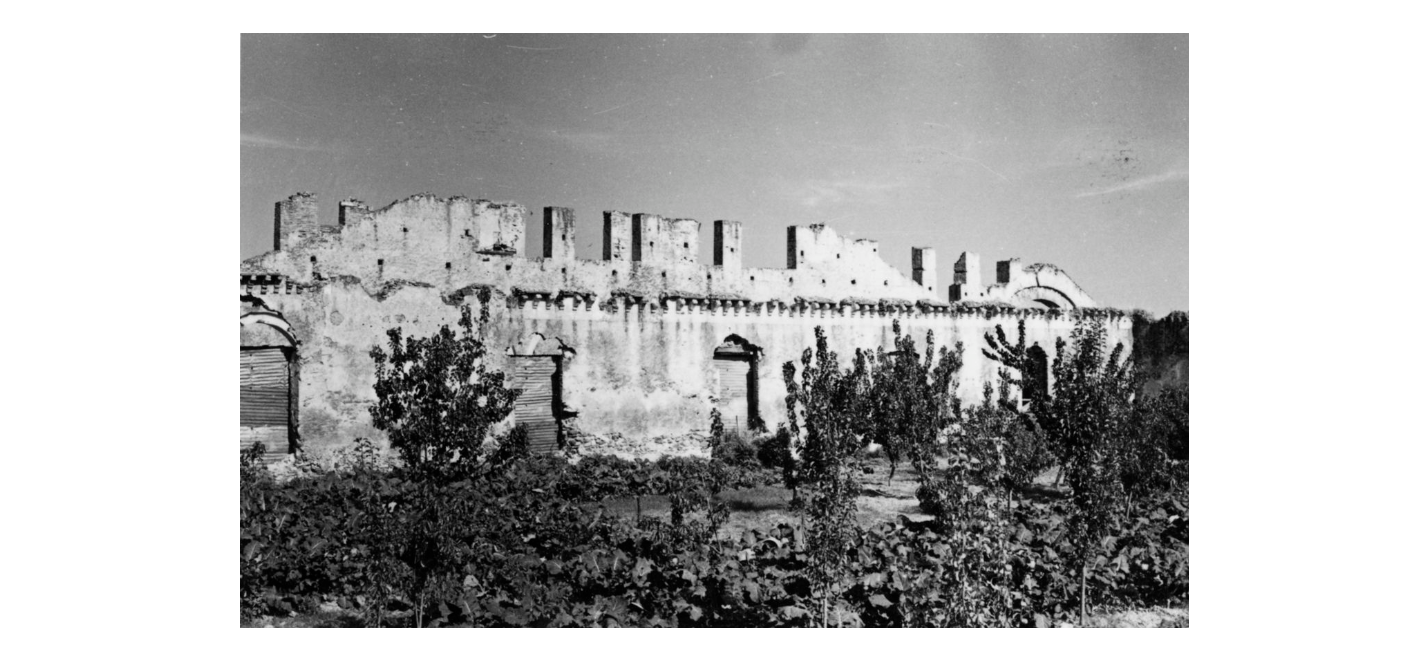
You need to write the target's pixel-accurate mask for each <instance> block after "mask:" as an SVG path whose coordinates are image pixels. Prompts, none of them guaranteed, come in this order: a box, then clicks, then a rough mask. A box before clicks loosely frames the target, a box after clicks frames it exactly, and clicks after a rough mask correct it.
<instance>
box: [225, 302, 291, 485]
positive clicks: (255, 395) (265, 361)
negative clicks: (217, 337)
mask: <svg viewBox="0 0 1428 660" xmlns="http://www.w3.org/2000/svg"><path fill="white" fill-rule="evenodd" d="M238 325H239V346H238V369H239V376H238V408H239V413H238V418H239V419H238V427H239V430H238V446H239V449H240V450H241V449H247V448H248V447H251V446H252V445H253V443H255V442H261V443H262V444H263V445H264V447H266V448H267V453H266V454H264V457H263V459H264V461H266V462H272V461H275V460H277V459H279V458H281V457H282V456H283V455H285V454H288V453H291V452H292V451H295V450H296V449H297V447H298V444H299V436H298V428H297V427H298V425H297V400H298V360H297V357H298V355H297V349H298V344H299V342H298V340H297V336H296V333H295V332H294V331H293V328H292V326H291V325H289V324H288V322H287V320H286V319H284V318H283V316H282V315H281V314H279V313H277V312H274V311H272V310H268V309H258V310H255V311H251V312H249V313H246V314H243V315H241V316H240V317H239V319H238Z"/></svg>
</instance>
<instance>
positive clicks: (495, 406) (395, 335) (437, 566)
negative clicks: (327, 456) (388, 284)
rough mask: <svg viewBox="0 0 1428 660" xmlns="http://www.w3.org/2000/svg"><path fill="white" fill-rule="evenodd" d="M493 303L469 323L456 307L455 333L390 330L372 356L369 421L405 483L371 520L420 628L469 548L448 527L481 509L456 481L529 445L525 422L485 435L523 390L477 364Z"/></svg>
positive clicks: (484, 296) (497, 465)
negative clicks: (401, 570)
mask: <svg viewBox="0 0 1428 660" xmlns="http://www.w3.org/2000/svg"><path fill="white" fill-rule="evenodd" d="M489 300H490V296H489V294H488V293H485V292H482V293H481V294H480V303H481V312H480V317H479V320H478V321H477V322H474V323H473V320H472V317H471V308H470V307H462V309H461V319H460V321H459V322H458V324H457V325H458V327H459V328H460V330H461V332H460V333H459V334H458V333H457V332H454V331H452V329H451V328H450V327H448V326H445V325H443V326H441V328H440V329H439V330H438V331H437V332H436V334H434V335H432V336H430V337H405V338H404V337H403V336H402V331H401V328H392V329H390V330H388V331H387V338H388V350H386V351H384V350H382V348H381V347H374V348H373V349H372V352H371V356H372V359H373V361H374V362H375V363H376V372H377V373H376V376H377V381H376V384H375V386H374V387H375V389H376V393H377V403H376V404H374V405H372V406H371V408H369V410H370V412H371V415H372V424H373V426H376V427H377V428H378V429H381V430H383V431H386V432H387V437H388V440H389V441H390V443H391V446H392V448H393V449H395V450H396V451H397V454H398V455H399V456H400V457H401V459H402V463H403V466H402V470H403V472H404V473H405V476H408V477H410V479H409V480H405V481H403V480H394V483H395V484H396V487H395V489H394V490H395V493H396V496H395V497H396V498H395V499H393V500H392V501H391V502H389V503H388V505H387V506H380V507H375V508H374V509H373V516H374V519H373V520H372V521H371V525H370V526H371V527H372V528H373V529H374V530H377V533H376V537H377V538H378V539H379V542H376V543H374V547H376V548H377V551H378V554H379V560H378V561H379V563H380V562H389V563H390V562H392V561H394V562H395V563H391V565H392V566H402V567H405V570H406V571H407V573H405V574H404V577H402V578H401V579H394V581H395V582H396V583H397V584H399V585H400V586H401V587H402V588H403V590H405V591H407V592H408V594H409V596H410V599H411V600H410V602H411V603H412V604H413V605H414V606H415V607H416V623H417V626H418V627H420V626H421V623H422V616H423V614H424V613H425V610H426V603H427V597H428V595H429V594H430V593H432V590H433V589H439V588H440V586H441V581H442V579H443V578H444V577H445V576H449V575H451V574H453V573H454V572H456V571H457V570H459V568H460V565H461V557H462V556H463V554H462V553H463V552H465V551H466V549H464V548H463V547H462V546H461V544H459V543H456V542H455V541H454V539H455V538H456V537H457V535H456V534H454V533H453V531H452V530H455V529H462V526H463V525H470V524H471V521H472V520H474V516H476V515H477V512H476V511H475V510H473V509H472V508H471V507H473V506H474V505H475V502H476V501H475V500H473V499H472V498H470V497H469V496H466V495H464V494H463V493H462V491H461V488H460V487H461V486H462V484H463V483H467V484H469V483H470V482H463V481H462V480H465V479H470V478H472V477H479V476H484V475H487V474H490V473H492V472H495V471H497V470H500V469H503V468H505V467H506V466H508V465H509V464H511V463H512V462H513V461H515V460H516V459H518V458H520V457H522V456H524V455H525V454H526V450H527V447H526V434H525V428H524V427H521V426H517V427H516V428H514V429H513V430H512V431H511V432H509V433H507V434H504V435H503V436H501V437H500V438H496V439H494V440H491V439H490V438H489V436H490V432H491V427H492V426H494V425H495V424H497V423H499V422H501V421H502V420H504V419H505V418H506V417H507V416H509V415H510V414H511V410H512V408H513V407H514V403H515V400H516V397H517V396H519V395H520V391H519V390H515V389H509V388H507V387H506V386H505V384H504V381H505V376H504V374H502V373H501V372H499V371H489V370H487V369H486V366H485V365H484V364H483V359H484V358H485V357H486V354H487V351H486V345H485V342H484V340H483V339H482V335H483V334H484V331H485V327H486V324H487V322H488V321H489V320H490V313H489V309H488V303H489ZM383 582H384V583H385V582H386V581H385V580H384V581H383Z"/></svg>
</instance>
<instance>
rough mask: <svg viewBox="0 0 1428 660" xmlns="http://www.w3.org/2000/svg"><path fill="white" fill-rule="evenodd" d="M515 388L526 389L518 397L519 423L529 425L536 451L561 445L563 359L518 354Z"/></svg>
mask: <svg viewBox="0 0 1428 660" xmlns="http://www.w3.org/2000/svg"><path fill="white" fill-rule="evenodd" d="M513 359H514V361H515V366H514V369H513V370H512V372H513V376H514V378H513V380H514V383H513V384H512V387H515V388H518V389H520V390H522V392H521V395H520V396H519V397H517V398H516V406H515V410H514V411H512V414H513V415H514V416H515V420H516V423H517V424H525V425H526V436H527V438H528V440H529V442H530V448H531V452H532V453H549V452H552V451H555V450H556V449H557V448H559V446H560V422H559V419H558V417H557V416H556V413H557V411H559V410H560V409H561V408H560V406H561V400H560V358H559V357H558V356H551V355H518V356H515V357H514V358H513Z"/></svg>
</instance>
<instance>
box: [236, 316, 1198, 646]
mask: <svg viewBox="0 0 1428 660" xmlns="http://www.w3.org/2000/svg"><path fill="white" fill-rule="evenodd" d="M484 316H485V315H484V313H483V314H482V318H483V319H484ZM461 327H462V329H463V331H464V332H462V333H460V334H457V333H452V332H450V331H448V330H446V329H443V330H442V331H441V332H440V333H438V335H436V336H435V337H433V338H429V339H424V340H423V339H409V340H407V341H406V342H402V341H401V339H400V335H398V334H395V333H394V334H393V335H392V343H391V347H390V352H389V353H386V354H385V356H386V360H385V361H383V360H382V359H379V361H378V362H379V364H385V365H387V366H386V367H384V368H383V369H380V370H379V378H378V386H377V392H378V398H379V403H378V404H377V406H374V419H379V414H380V415H383V416H384V417H381V418H380V419H383V422H382V423H385V424H388V427H387V428H388V429H389V430H388V432H389V434H391V433H392V430H391V429H400V430H401V433H402V434H404V435H402V436H401V437H402V439H401V440H399V441H398V440H395V439H394V441H393V445H394V447H396V449H397V450H398V451H399V452H400V453H401V456H402V458H403V459H404V460H402V461H401V462H400V463H399V464H398V465H396V466H395V467H391V468H388V467H385V466H383V465H381V464H380V462H379V461H378V459H377V452H376V450H375V448H374V447H372V445H371V444H370V443H367V442H365V441H359V442H358V443H356V444H354V446H353V448H352V449H351V450H350V451H347V452H344V459H343V460H342V461H340V462H339V464H337V465H335V466H333V467H331V468H330V469H324V470H312V471H309V472H308V473H305V474H304V476H300V477H299V478H295V479H291V480H287V481H284V482H279V481H277V480H275V479H274V478H273V477H272V476H271V473H270V472H269V471H268V470H267V469H266V468H264V467H262V466H261V464H259V463H258V462H257V460H256V459H257V454H256V453H253V452H249V453H248V454H246V455H245V457H244V462H243V466H242V498H241V503H242V504H241V507H242V508H241V602H242V612H243V617H244V618H245V619H251V618H253V617H257V616H260V615H273V614H285V613H289V612H310V611H313V610H315V609H316V608H317V607H318V605H319V604H320V603H322V602H332V601H335V602H336V603H337V604H338V605H339V606H341V607H342V608H343V609H344V610H346V611H350V612H360V613H361V616H362V619H363V620H362V621H361V623H365V624H367V625H417V626H467V625H469V626H818V625H822V626H835V625H841V626H847V625H861V626H1034V625H1050V624H1052V623H1055V622H1057V621H1062V620H1068V619H1072V618H1074V617H1075V616H1076V613H1077V612H1078V611H1079V612H1084V609H1085V608H1086V606H1087V604H1097V605H1102V606H1120V607H1125V606H1145V605H1151V604H1164V603H1168V602H1173V601H1179V600H1184V599H1187V598H1188V595H1189V551H1188V548H1189V511H1188V439H1189V421H1188V407H1189V398H1188V392H1166V393H1164V394H1162V395H1161V396H1159V397H1157V398H1155V399H1152V400H1145V401H1142V400H1137V399H1136V398H1135V397H1133V396H1130V395H1129V392H1130V391H1131V390H1130V389H1127V388H1128V387H1131V386H1133V385H1134V375H1133V371H1132V370H1131V369H1130V368H1128V367H1126V365H1125V364H1124V361H1123V360H1122V359H1121V356H1120V351H1119V350H1118V349H1116V348H1113V347H1112V348H1109V349H1108V348H1107V347H1104V346H1102V345H1101V344H1100V343H1099V340H1097V339H1096V338H1097V337H1099V336H1101V335H1099V334H1097V329H1096V328H1095V327H1093V326H1091V325H1085V326H1083V327H1080V328H1078V329H1077V332H1076V334H1075V335H1073V337H1072V341H1071V342H1068V343H1059V344H1058V346H1057V355H1056V360H1055V363H1054V365H1053V367H1052V371H1053V377H1054V383H1053V386H1052V387H1051V388H1050V389H1049V390H1048V391H1047V392H1046V393H1045V395H1044V396H1043V395H1038V397H1039V398H1038V400H1034V401H1030V402H1028V403H1027V404H1021V403H1019V401H1018V399H1019V397H1018V396H1016V393H1017V392H1018V389H1019V388H1020V379H1021V377H1022V376H1021V374H1023V373H1025V371H1024V370H1025V369H1026V368H1027V364H1028V363H1026V362H1025V359H1026V358H1025V342H1024V339H1023V340H1022V341H1019V345H1020V348H1019V347H1018V344H1012V343H1010V342H1009V341H1007V339H1006V336H1005V334H1004V333H1002V332H1001V331H1000V329H998V330H999V332H998V336H997V337H989V338H988V347H987V350H988V351H989V353H990V354H991V355H993V356H994V357H995V358H996V359H998V360H1000V361H1001V362H1002V363H1003V364H1004V365H1005V366H1006V371H1005V372H1004V378H1003V379H1002V382H1001V386H1000V387H998V388H993V387H991V386H988V387H987V388H986V390H985V391H984V393H983V398H982V401H981V402H980V405H974V406H967V407H964V406H963V404H962V402H960V401H958V400H956V398H955V397H954V396H953V392H955V378H956V372H957V371H958V370H959V369H960V366H961V351H962V347H961V346H960V345H958V346H956V347H955V348H954V349H952V350H948V349H943V350H941V351H939V352H937V353H934V352H933V351H932V350H931V349H930V348H928V349H927V350H925V351H924V352H922V354H921V355H920V356H919V354H918V352H917V351H916V350H915V344H914V342H913V340H912V339H911V338H910V337H906V336H904V335H902V334H901V332H900V330H898V331H897V332H896V336H897V341H896V347H895V349H894V350H893V351H890V352H883V351H874V352H863V351H859V352H858V354H857V355H855V356H854V359H853V361H852V366H851V368H847V369H844V368H842V367H841V366H840V364H839V361H838V358H837V356H836V355H834V354H832V353H831V352H829V351H828V349H827V344H826V341H825V339H824V337H823V333H822V331H821V329H820V330H819V331H818V332H817V342H816V346H814V347H812V348H810V349H809V350H807V351H805V354H804V355H803V357H802V359H801V360H800V364H799V365H795V364H793V363H789V364H787V365H785V367H784V375H785V381H786V385H787V387H788V397H787V405H788V409H789V420H790V424H789V425H788V426H787V427H781V428H779V429H777V430H776V431H775V433H773V434H771V435H769V436H767V437H764V438H759V439H756V440H754V441H748V440H744V439H740V438H736V437H733V436H732V435H728V434H726V433H725V431H724V428H723V424H722V420H720V419H719V417H718V414H717V413H714V414H713V415H711V420H710V422H711V425H710V426H711V433H710V458H708V459H705V458H697V457H665V458H662V459H660V460H659V461H632V460H625V459H620V458H616V457H609V456H590V457H585V458H584V459H582V460H580V461H578V462H571V461H569V460H567V458H565V457H562V456H530V455H526V454H525V452H524V451H523V442H522V441H521V440H522V433H521V432H520V430H519V427H517V429H515V430H513V431H508V432H506V433H496V432H494V430H493V429H495V428H496V425H497V423H498V422H499V421H500V417H501V416H502V415H499V413H500V407H501V406H507V407H508V404H509V401H510V400H512V399H513V397H514V395H511V397H510V398H507V397H506V395H505V394H503V392H509V390H504V389H503V388H502V386H501V381H500V379H499V378H494V377H489V376H488V377H482V376H480V375H479V373H481V372H476V371H473V370H472V369H471V368H470V367H469V366H467V367H462V366H461V365H462V364H468V365H469V363H466V359H467V357H469V356H470V355H473V354H477V353H479V352H480V351H482V350H484V348H482V347H481V346H480V344H481V337H480V333H479V332H478V331H473V323H472V322H471V318H470V315H469V313H468V314H464V315H463V321H462V324H461ZM1023 338H1024V335H1023ZM931 340H932V337H931V336H929V337H928V341H927V343H926V346H928V347H930V346H931V345H932V343H933V342H932V341H931ZM399 351H401V352H400V353H399ZM800 367H801V369H800ZM428 391H436V392H442V393H443V394H442V397H443V400H444V401H445V402H446V403H444V404H441V405H440V406H437V405H434V404H432V403H431V402H430V401H418V399H416V398H412V393H414V392H428ZM493 393H495V394H494V395H493ZM398 402H401V403H400V405H398ZM490 406H496V408H495V409H494V411H493V409H492V408H490ZM412 411H418V412H412ZM427 415H436V416H438V417H439V418H440V419H439V422H432V421H430V420H428V421H420V420H418V419H417V417H418V416H427ZM393 437H395V436H393ZM873 440H876V441H877V442H878V444H879V445H881V446H882V447H884V448H885V451H886V452H887V455H888V458H889V459H890V460H889V462H888V466H889V470H890V472H891V470H895V469H896V466H897V465H898V464H899V463H900V462H903V461H906V462H907V463H909V464H910V465H911V467H912V469H913V472H914V473H915V474H916V478H917V480H918V483H919V484H920V485H921V487H920V488H919V491H918V494H919V499H920V500H921V501H922V504H923V507H924V510H926V511H927V512H929V513H931V514H932V515H933V519H932V520H930V521H927V522H912V521H910V520H908V519H907V518H905V517H904V518H901V519H900V520H899V521H898V522H894V523H882V524H878V525H874V526H872V527H870V528H860V527H859V526H858V525H857V523H856V520H855V519H854V517H853V515H852V514H853V512H854V511H855V510H856V506H857V497H858V495H859V490H860V486H859V482H858V480H857V475H858V474H860V467H861V463H860V461H862V460H864V459H863V457H864V455H865V453H864V447H865V445H866V444H867V443H868V442H870V441H873ZM398 445H400V446H398ZM1050 467H1059V468H1060V471H1061V472H1063V473H1064V474H1065V481H1066V484H1065V486H1047V485H1044V484H1037V483H1034V480H1035V478H1036V477H1037V475H1039V474H1041V473H1042V472H1044V471H1045V470H1046V469H1047V468H1050ZM780 481H782V482H784V483H785V484H786V485H788V486H790V487H793V488H796V491H795V492H796V497H797V499H798V500H799V504H800V506H801V509H802V512H803V515H804V518H805V520H804V521H803V523H802V524H798V525H780V526H777V527H775V528H772V529H767V530H758V531H749V532H745V533H742V534H739V535H737V536H733V537H730V536H729V535H727V534H725V535H720V534H719V529H720V527H721V525H723V524H724V522H725V520H726V519H727V516H728V512H727V511H726V510H725V509H724V507H723V505H722V503H721V493H723V492H725V491H728V490H730V489H736V488H744V487H749V486H757V485H763V484H769V483H776V482H780ZM651 496H663V497H666V498H668V500H669V502H670V504H671V506H670V513H669V518H668V519H663V518H654V517H651V516H648V515H637V516H635V517H634V518H633V519H632V518H629V517H624V516H617V515H613V514H611V513H610V512H609V510H608V508H606V506H604V504H605V503H607V502H609V501H611V500H613V499H616V498H636V501H637V502H638V501H639V498H642V497H651Z"/></svg>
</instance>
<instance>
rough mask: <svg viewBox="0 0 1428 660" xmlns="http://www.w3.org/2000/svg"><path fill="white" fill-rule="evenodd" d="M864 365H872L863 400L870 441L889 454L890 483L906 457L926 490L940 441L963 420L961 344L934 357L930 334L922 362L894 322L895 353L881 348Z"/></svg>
mask: <svg viewBox="0 0 1428 660" xmlns="http://www.w3.org/2000/svg"><path fill="white" fill-rule="evenodd" d="M934 358H935V360H934ZM859 359H860V360H862V359H868V361H869V362H870V363H871V364H870V365H869V366H867V367H864V368H863V370H864V371H866V372H867V374H868V382H867V383H865V384H864V389H865V390H866V392H867V395H866V396H864V397H862V398H861V399H860V405H861V408H862V409H861V415H862V417H863V420H864V428H863V431H864V433H865V439H867V440H871V441H873V442H876V443H878V444H879V445H881V446H882V447H883V451H884V452H885V453H886V454H887V457H888V463H889V470H888V481H889V482H891V481H892V478H893V475H894V474H896V472H897V466H898V463H899V462H900V461H901V460H902V459H903V458H904V457H906V458H908V459H909V460H910V461H911V462H912V466H913V469H914V470H915V471H916V472H917V475H918V480H919V481H920V482H922V483H923V484H924V485H925V484H926V482H927V480H928V479H929V475H930V473H931V471H932V467H933V466H934V465H935V460H936V451H937V441H938V437H939V436H940V435H941V434H942V432H943V431H945V430H947V428H948V427H949V426H951V425H952V423H953V422H954V421H956V420H957V418H958V417H960V415H961V404H962V402H961V400H960V399H959V398H958V397H957V394H956V388H957V384H956V377H957V372H958V371H960V370H961V369H962V343H961V342H958V343H957V345H956V348H955V349H953V350H950V351H949V350H947V347H945V346H944V347H942V349H941V350H940V351H937V352H936V353H934V351H933V334H932V331H931V330H929V331H928V332H927V346H926V349H925V350H924V353H923V355H922V358H921V359H919V358H918V353H917V346H916V344H915V342H914V341H913V339H912V335H904V334H902V328H901V327H900V326H899V324H898V322H897V321H896V320H894V321H893V350H892V351H891V352H886V353H885V352H883V349H882V347H881V346H880V347H878V349H877V352H876V353H873V354H869V353H866V352H862V353H860V354H859Z"/></svg>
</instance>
